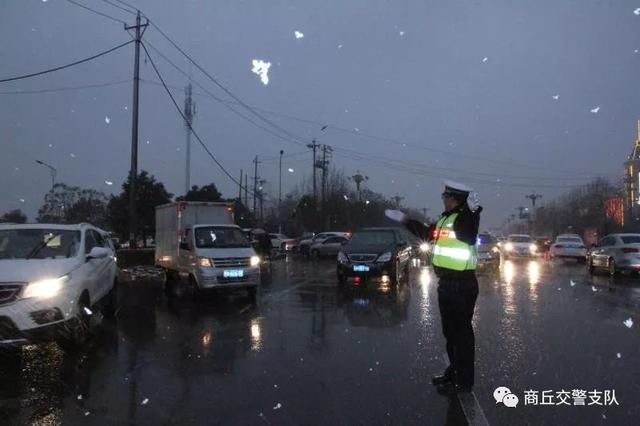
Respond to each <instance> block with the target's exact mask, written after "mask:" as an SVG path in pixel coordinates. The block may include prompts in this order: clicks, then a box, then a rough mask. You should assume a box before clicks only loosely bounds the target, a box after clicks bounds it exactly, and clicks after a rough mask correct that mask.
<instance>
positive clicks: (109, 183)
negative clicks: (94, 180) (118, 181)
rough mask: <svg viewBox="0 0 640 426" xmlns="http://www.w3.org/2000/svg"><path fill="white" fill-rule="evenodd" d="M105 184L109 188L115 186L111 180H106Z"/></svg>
mask: <svg viewBox="0 0 640 426" xmlns="http://www.w3.org/2000/svg"><path fill="white" fill-rule="evenodd" d="M104 183H105V184H106V185H109V186H111V185H113V182H111V181H110V180H105V181H104Z"/></svg>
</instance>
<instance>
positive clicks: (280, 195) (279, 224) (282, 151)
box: [278, 149, 284, 234]
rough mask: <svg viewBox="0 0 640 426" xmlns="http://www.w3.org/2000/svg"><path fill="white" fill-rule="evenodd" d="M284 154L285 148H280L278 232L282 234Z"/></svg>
mask: <svg viewBox="0 0 640 426" xmlns="http://www.w3.org/2000/svg"><path fill="white" fill-rule="evenodd" d="M282 154H284V150H282V149H281V150H280V164H279V168H280V177H279V183H278V233H280V234H282V208H281V205H282Z"/></svg>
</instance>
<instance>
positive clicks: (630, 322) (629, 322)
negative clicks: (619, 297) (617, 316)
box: [623, 318, 633, 328]
mask: <svg viewBox="0 0 640 426" xmlns="http://www.w3.org/2000/svg"><path fill="white" fill-rule="evenodd" d="M623 324H624V325H626V326H627V328H631V327H633V320H632V319H631V318H627V319H626V320H625V321H624V323H623Z"/></svg>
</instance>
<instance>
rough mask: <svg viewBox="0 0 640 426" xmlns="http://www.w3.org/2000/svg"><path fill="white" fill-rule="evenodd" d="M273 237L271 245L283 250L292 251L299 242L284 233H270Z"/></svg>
mask: <svg viewBox="0 0 640 426" xmlns="http://www.w3.org/2000/svg"><path fill="white" fill-rule="evenodd" d="M269 237H270V238H271V245H272V246H273V248H275V249H278V250H281V251H292V250H293V247H294V246H295V245H296V244H297V241H296V240H295V239H294V238H289V237H287V236H286V235H284V234H269Z"/></svg>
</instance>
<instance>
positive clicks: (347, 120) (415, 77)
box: [0, 0, 640, 227]
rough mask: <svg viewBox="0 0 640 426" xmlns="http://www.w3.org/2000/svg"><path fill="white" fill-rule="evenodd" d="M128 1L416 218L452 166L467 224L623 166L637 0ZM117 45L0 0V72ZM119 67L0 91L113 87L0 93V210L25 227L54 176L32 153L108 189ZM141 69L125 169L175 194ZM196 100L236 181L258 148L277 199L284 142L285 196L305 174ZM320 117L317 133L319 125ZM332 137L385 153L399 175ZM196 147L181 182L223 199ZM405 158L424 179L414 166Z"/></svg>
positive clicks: (123, 58)
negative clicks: (135, 167)
mask: <svg viewBox="0 0 640 426" xmlns="http://www.w3.org/2000/svg"><path fill="white" fill-rule="evenodd" d="M77 1H78V2H80V3H82V4H84V5H86V6H89V7H91V8H93V9H96V10H99V11H101V12H104V13H106V14H108V15H110V16H113V17H115V18H117V19H122V20H125V21H127V22H131V23H133V16H131V15H129V14H127V13H126V12H124V11H122V10H119V9H117V8H115V7H113V6H111V5H109V4H107V3H106V2H104V1H102V0H77ZM112 2H113V0H112ZM129 3H132V4H135V5H136V6H137V7H139V8H140V9H141V10H142V11H143V12H144V13H146V14H147V15H148V16H149V17H150V18H151V19H152V20H153V21H154V22H155V23H156V24H157V25H158V26H159V27H160V28H161V29H162V30H164V31H165V32H166V33H167V34H168V35H169V36H170V37H172V38H173V39H174V40H175V41H176V42H177V43H178V44H179V45H180V46H181V47H182V48H183V49H184V50H185V51H187V52H188V53H189V54H191V55H192V57H193V58H194V59H195V60H196V61H197V62H199V63H200V64H201V65H202V66H203V67H204V68H205V69H206V70H208V71H209V72H210V73H212V74H213V75H215V76H216V77H217V78H218V79H219V81H220V82H221V83H222V84H224V85H225V86H226V87H228V88H229V89H230V90H231V91H233V92H234V93H235V94H236V95H237V96H239V97H240V98H241V99H242V100H244V101H245V102H246V103H248V104H250V105H253V106H257V107H260V108H263V109H266V110H268V111H271V112H275V113H278V115H272V114H270V113H264V116H265V117H267V118H268V119H270V120H272V121H273V122H274V123H276V124H277V125H278V126H280V127H281V128H283V129H285V130H286V131H287V132H288V133H289V134H292V135H295V136H296V137H299V138H300V139H302V140H303V141H310V140H311V138H313V137H317V138H318V141H319V142H320V143H326V144H329V145H332V146H333V147H335V148H336V152H335V154H334V157H333V162H332V164H333V166H335V167H337V168H339V169H343V170H344V171H345V172H346V173H347V174H354V173H355V172H356V171H358V170H360V171H361V172H362V173H363V174H366V175H368V176H369V177H370V179H369V181H368V186H369V188H371V189H372V190H375V191H379V192H382V193H384V194H386V195H388V196H391V195H395V194H396V193H398V194H399V195H401V196H404V197H405V200H404V201H403V203H404V204H405V205H407V206H411V207H416V208H422V207H428V208H430V213H431V214H432V215H434V214H436V213H437V212H439V211H440V210H441V202H440V193H441V192H442V183H441V182H442V179H443V178H444V177H449V178H454V179H457V180H460V181H462V182H466V183H468V184H469V185H471V186H473V187H475V188H476V189H477V191H478V193H479V196H480V200H481V202H482V204H483V205H484V207H485V213H484V214H483V222H482V223H483V225H482V226H483V227H488V226H495V225H499V224H500V223H502V221H503V220H504V219H505V218H506V217H507V216H508V215H510V214H511V213H514V212H515V207H517V206H519V205H527V203H528V200H526V199H525V198H524V195H525V194H527V193H530V192H531V191H537V192H539V193H541V194H543V195H544V198H543V200H542V201H544V200H550V199H552V198H553V197H555V196H558V195H559V194H562V193H563V192H565V191H567V190H568V189H566V188H560V187H566V186H569V185H576V184H580V183H584V182H585V181H586V180H585V179H586V177H585V176H586V175H591V176H593V175H605V176H607V177H610V178H612V179H614V178H616V177H617V176H620V175H621V174H622V170H623V169H622V167H623V162H624V160H625V159H626V157H627V155H628V154H629V152H630V150H631V147H632V144H633V141H634V140H635V138H636V119H637V118H638V117H639V116H640V96H639V95H638V76H639V75H640V73H639V71H640V53H638V50H637V49H640V36H639V35H640V16H639V15H636V14H635V13H634V10H635V9H636V8H639V7H640V2H637V1H636V2H632V1H620V0H616V1H603V0H601V1H597V0H577V1H563V0H543V1H535V2H534V1H530V0H529V1H524V0H502V1H469V0H463V1H457V2H442V1H409V0H407V1H401V2H398V1H380V0H351V1H340V0H334V1H323V2H304V1H298V2H294V1H277V0H273V1H264V0H244V1H238V0H216V1H205V0H190V1H186V0H184V1H158V0H131V1H129ZM638 14H640V10H638ZM295 31H299V32H301V33H302V34H303V35H304V36H303V37H300V38H297V37H296V35H295ZM299 36H300V34H298V37H299ZM129 39H130V37H129V35H128V34H127V33H126V32H125V31H124V30H123V28H122V24H120V23H117V22H114V21H111V20H109V19H106V18H104V17H101V16H98V15H95V14H93V13H91V12H88V11H86V10H83V9H81V8H80V7H77V6H74V5H73V4H70V3H69V2H67V1H66V0H47V1H43V0H2V1H1V2H0V40H2V42H0V79H2V78H6V77H10V76H14V75H20V74H25V73H30V72H34V71H39V70H41V69H45V68H49V67H52V66H56V65H61V64H64V63H68V62H72V61H74V60H77V59H81V58H84V57H87V56H90V55H92V54H95V53H97V52H99V51H102V50H105V49H107V48H110V47H112V46H115V45H117V44H119V43H122V42H125V41H127V40H129ZM144 40H146V41H148V42H150V43H151V44H152V45H153V46H155V47H156V48H158V49H159V50H160V51H161V52H162V53H163V54H165V55H166V56H167V57H169V58H170V59H171V60H172V61H174V62H175V63H176V64H177V65H178V66H180V67H181V68H182V69H184V70H185V71H187V72H191V73H192V76H193V79H194V80H195V81H197V82H199V83H201V84H202V85H203V86H205V88H206V89H207V90H209V91H211V92H212V93H214V94H215V95H216V96H220V97H221V98H228V96H227V95H226V94H225V93H224V92H223V91H221V90H220V89H219V88H218V87H216V86H215V85H214V84H213V83H212V82H211V81H210V80H208V79H207V78H206V77H205V76H204V75H203V74H201V73H200V72H199V71H197V70H196V69H195V68H194V67H190V66H189V64H188V62H187V61H186V60H185V59H184V58H183V57H182V56H181V55H180V53H179V52H178V51H176V50H175V49H173V48H172V47H171V45H170V44H169V43H168V42H167V41H166V40H164V39H163V38H162V36H161V35H160V33H159V32H158V31H157V30H156V29H155V28H149V30H148V31H147V32H146V33H145V35H144ZM151 55H152V57H153V58H154V60H155V61H156V63H157V65H158V66H159V68H160V70H161V72H162V73H163V75H164V76H165V78H166V80H167V81H168V82H169V83H170V84H171V85H172V86H176V90H174V93H175V94H176V96H177V98H178V100H179V102H180V104H181V105H182V102H183V91H182V89H181V87H182V86H184V85H185V84H186V82H187V79H186V77H185V76H183V75H181V74H180V73H178V72H177V71H175V70H174V69H173V68H172V67H171V66H170V65H169V64H168V63H167V62H165V61H164V60H163V59H162V58H160V56H159V55H158V54H157V53H155V52H154V51H153V50H151ZM254 59H259V60H264V61H266V62H270V63H271V64H272V65H271V68H270V69H269V73H268V77H269V83H268V84H267V85H265V84H263V82H262V81H261V79H260V77H259V76H258V75H256V74H255V73H252V61H253V60H254ZM132 67H133V45H129V46H127V47H125V48H123V49H120V50H119V51H117V52H114V53H112V54H110V55H108V56H105V57H102V58H99V59H97V60H96V61H93V62H91V63H87V64H83V65H80V66H77V67H74V68H72V69H68V70H64V71H60V72H56V73H52V74H48V75H45V76H42V77H38V78H32V79H27V80H22V81H18V82H11V83H2V84H0V93H6V92H12V91H18V90H22V91H38V90H43V89H59V88H67V87H74V86H84V85H95V84H105V83H118V82H120V83H119V84H114V85H109V86H107V87H99V88H90V89H84V90H79V89H78V90H69V91H59V92H53V93H38V94H20V95H16V94H0V144H1V146H2V153H3V155H1V156H0V181H1V182H2V190H1V191H0V212H4V211H7V210H9V209H14V208H22V209H23V210H25V211H26V212H27V213H28V215H29V217H30V219H34V217H35V214H36V211H37V209H38V207H39V206H40V205H41V204H42V199H43V196H44V193H45V192H46V191H47V190H48V189H49V186H50V179H49V174H48V171H47V169H45V168H44V167H42V166H39V165H37V164H36V163H35V160H36V159H41V160H43V161H46V162H48V163H50V164H52V165H54V166H55V167H56V168H57V169H58V181H61V182H65V183H68V184H72V185H79V186H84V187H93V188H96V189H99V190H102V191H105V192H107V193H112V192H119V190H120V184H121V183H122V181H123V180H124V179H125V177H126V175H127V172H128V169H129V157H130V133H131V102H132V93H131V92H132V90H131V82H130V81H129V82H126V80H131V78H132V72H133V71H132ZM141 78H143V79H144V80H145V82H144V83H142V85H141V91H140V154H139V155H140V166H139V167H140V169H144V170H147V171H149V172H150V173H152V174H154V175H155V176H156V177H157V178H158V179H159V180H161V181H162V182H164V183H165V185H166V186H167V188H168V190H169V191H170V192H172V193H175V194H181V193H182V192H183V188H184V151H185V132H184V127H183V124H182V122H181V119H180V117H179V115H178V114H177V112H176V111H175V109H174V107H173V105H172V104H171V103H170V101H169V99H168V97H167V96H166V93H164V92H163V89H162V87H159V86H158V85H156V84H153V83H152V82H153V81H157V78H156V76H155V74H154V72H153V69H152V67H151V64H150V63H146V62H145V61H143V62H142V64H141ZM122 82H124V83H122ZM194 91H195V92H198V93H202V90H201V89H200V88H198V87H195V88H194ZM554 96H556V97H557V99H554ZM195 100H196V102H197V115H196V118H195V123H194V127H195V129H196V130H197V131H198V132H199V134H200V135H201V136H202V137H203V140H204V141H205V142H206V144H207V145H208V146H209V147H210V148H211V150H212V151H213V152H214V153H215V155H216V156H217V157H218V159H219V161H220V162H221V163H223V164H224V166H225V167H226V168H228V170H229V171H230V172H232V173H233V174H234V175H238V174H239V173H240V169H241V168H242V169H244V170H245V171H247V170H248V169H250V168H252V164H251V161H252V159H253V157H254V156H255V155H256V154H258V155H260V156H263V157H265V160H266V161H265V163H264V164H261V166H260V167H261V169H260V175H261V176H262V177H264V178H265V179H267V181H268V183H267V185H266V190H267V191H268V192H269V194H270V196H271V197H277V179H278V168H277V161H276V160H275V159H276V158H277V156H278V152H279V150H280V149H283V150H284V151H285V153H286V154H296V155H293V156H291V157H287V158H285V161H284V170H285V173H284V182H285V183H284V186H285V188H286V189H290V188H293V187H294V186H295V185H296V184H298V183H299V181H300V180H301V179H302V177H303V176H304V174H308V173H309V170H310V168H311V157H310V154H309V153H305V154H302V152H304V151H305V149H304V147H303V146H300V145H299V144H297V143H296V142H295V141H292V140H291V139H292V138H291V137H290V136H286V135H283V136H284V138H285V139H290V140H288V141H285V140H283V139H281V138H277V137H275V136H274V135H272V134H270V133H267V132H266V131H264V130H262V129H259V128H257V127H255V126H254V125H253V124H251V123H249V122H247V121H245V120H244V119H242V118H241V117H239V116H237V115H235V114H234V113H232V112H231V111H229V110H228V109H227V108H226V107H225V106H223V105H222V104H220V103H218V102H216V101H215V100H212V99H209V98H207V97H204V96H200V95H196V96H195ZM598 107H599V109H598ZM236 108H237V109H238V110H239V111H241V112H242V113H243V114H244V115H247V116H250V115H251V114H250V113H248V112H247V111H246V110H243V109H242V108H241V107H236ZM592 110H593V111H597V113H594V112H592ZM283 115H290V116H295V117H298V118H301V119H305V120H310V121H312V122H313V123H309V122H304V121H296V120H292V119H288V118H284V117H283ZM253 120H255V121H256V122H258V121H259V119H257V118H256V117H255V116H254V117H253ZM320 124H326V125H328V126H329V127H328V128H327V129H326V130H324V131H321V130H320V128H321V125H320ZM261 125H262V126H264V127H267V128H268V127H269V125H266V124H265V123H261ZM336 128H341V129H348V130H350V131H352V133H347V132H344V131H340V130H337V129H336ZM271 130H272V131H273V132H276V133H278V132H279V131H278V130H275V129H273V128H271ZM280 133H281V132H280ZM359 133H360V134H366V135H367V136H362V135H360V136H359V135H358V134H359ZM281 135H282V133H281ZM369 136H375V137H376V138H371V137H369ZM384 138H389V139H392V140H394V141H395V143H394V142H390V141H385V140H384ZM402 143H406V144H407V146H403V145H402ZM339 148H343V149H344V148H346V149H349V150H351V151H357V152H360V153H362V154H364V155H366V156H375V157H387V158H389V159H391V160H393V161H396V160H397V161H399V162H400V163H403V164H404V166H403V167H402V169H403V170H399V169H398V168H397V167H388V166H387V165H386V163H385V164H383V163H380V162H376V161H369V160H365V159H355V157H354V156H353V154H348V153H346V152H345V151H340V149H339ZM192 152H193V166H192V176H193V177H192V183H194V184H199V185H200V184H205V183H208V182H211V181H213V182H215V183H216V184H217V185H218V187H219V189H220V190H221V191H222V192H223V194H224V195H225V196H235V194H237V191H238V190H237V186H235V184H234V183H232V182H231V181H230V180H229V179H228V178H227V177H225V176H224V175H223V173H222V172H221V171H220V170H219V169H218V168H217V167H216V166H215V164H213V162H212V161H211V159H210V158H209V157H207V156H206V154H205V153H204V151H203V150H202V149H201V148H200V147H199V146H197V145H195V144H194V146H193V150H192ZM455 153H458V154H462V155H461V156H458V157H456V156H455V155H452V154H455ZM266 157H271V159H267V158H266ZM347 157H350V158H347ZM407 163H412V164H407ZM420 166H425V167H423V170H424V173H422V175H420V174H416V173H415V170H416V169H418V168H420ZM289 168H292V169H293V170H294V171H293V173H289V172H288V169H289ZM408 169H412V170H414V172H411V170H408ZM559 176H562V179H561V178H559ZM105 182H112V183H113V185H108V184H107V183H105Z"/></svg>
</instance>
